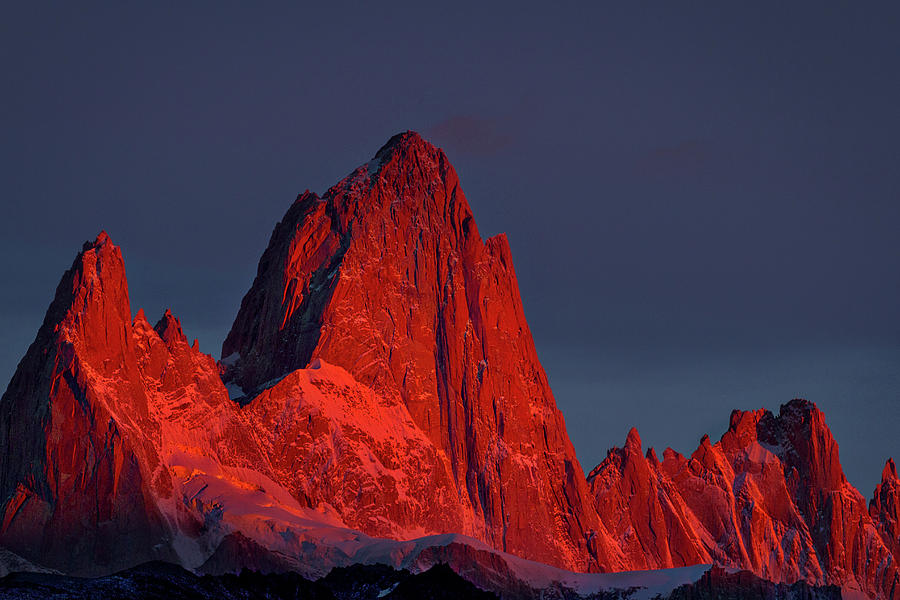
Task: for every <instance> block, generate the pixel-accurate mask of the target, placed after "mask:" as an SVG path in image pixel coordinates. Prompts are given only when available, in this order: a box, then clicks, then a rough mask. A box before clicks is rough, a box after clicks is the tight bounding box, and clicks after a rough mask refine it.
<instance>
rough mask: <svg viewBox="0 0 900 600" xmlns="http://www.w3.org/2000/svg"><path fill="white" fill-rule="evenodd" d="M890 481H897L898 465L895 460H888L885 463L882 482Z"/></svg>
mask: <svg viewBox="0 0 900 600" xmlns="http://www.w3.org/2000/svg"><path fill="white" fill-rule="evenodd" d="M888 479H897V465H895V464H894V459H893V458H889V459H887V462H885V463H884V470H883V471H882V472H881V480H882V481H887V480H888Z"/></svg>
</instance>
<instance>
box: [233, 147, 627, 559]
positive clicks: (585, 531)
mask: <svg viewBox="0 0 900 600" xmlns="http://www.w3.org/2000/svg"><path fill="white" fill-rule="evenodd" d="M222 353H223V354H222V355H223V356H224V357H226V361H228V362H229V363H230V364H232V367H231V369H230V370H229V372H228V374H227V375H226V377H227V378H229V379H233V380H234V381H235V382H237V383H238V384H240V385H241V386H242V387H243V389H245V390H248V391H251V390H258V389H261V388H262V387H265V386H266V385H267V382H270V381H272V380H273V379H276V378H278V377H281V376H283V375H285V374H287V373H290V372H291V371H293V370H295V369H298V368H302V367H305V366H307V365H308V364H309V363H310V361H312V360H315V359H322V360H325V361H327V362H328V363H331V364H334V365H339V366H341V367H343V368H344V369H346V370H347V371H348V372H349V373H350V374H351V375H352V376H353V377H354V378H355V379H356V380H358V381H359V382H360V383H361V384H363V385H366V386H369V387H370V388H372V389H373V390H374V391H375V392H376V393H377V394H379V395H381V396H382V397H383V398H385V399H387V400H388V401H389V402H393V403H399V405H400V406H402V408H403V411H404V412H408V414H409V415H410V416H411V418H412V421H413V423H414V424H415V425H416V427H417V428H418V429H419V430H420V431H421V432H423V433H424V435H425V436H426V439H428V440H429V441H430V442H431V443H432V444H433V447H434V448H435V450H436V452H437V456H439V457H440V459H441V460H442V461H445V462H444V464H446V465H447V467H448V468H449V472H448V475H449V477H448V478H446V479H444V478H441V479H440V480H439V481H437V482H438V483H440V486H439V487H438V488H436V489H435V490H434V492H435V494H436V497H439V498H441V499H442V500H441V502H442V504H444V506H443V507H442V509H441V510H435V511H425V512H423V513H421V515H420V517H421V518H420V520H419V521H418V526H419V527H421V528H422V529H423V530H424V531H425V532H444V531H460V532H463V533H465V534H468V535H472V536H474V537H477V538H479V539H482V540H484V541H486V542H488V543H489V544H491V545H492V546H494V547H497V548H500V549H503V550H506V551H509V552H512V553H515V554H519V555H522V556H525V557H528V558H531V559H534V560H540V561H543V562H547V563H551V564H555V565H559V566H565V567H568V568H573V569H578V570H586V569H596V568H598V567H599V568H602V569H607V570H608V569H615V568H621V567H622V566H624V565H623V563H622V562H621V557H620V554H619V552H618V550H617V549H616V548H615V547H614V546H612V545H610V544H609V543H608V536H607V534H606V532H605V529H604V527H603V525H602V524H601V523H600V522H599V521H598V520H597V517H596V513H595V512H594V511H593V510H592V509H591V505H590V496H589V494H588V490H587V486H586V485H585V481H584V477H583V475H582V473H583V472H582V471H581V467H580V466H579V463H578V460H577V458H576V457H575V452H574V449H573V448H572V444H571V443H570V441H569V439H568V436H567V435H566V430H565V424H564V422H563V418H562V415H561V414H560V412H559V410H557V408H556V404H555V402H554V400H553V395H552V393H551V391H550V387H549V385H548V383H547V377H546V375H545V374H544V371H543V369H542V368H541V365H540V363H539V361H538V359H537V354H536V352H535V348H534V343H533V341H532V339H531V333H530V331H529V329H528V324H527V323H526V321H525V316H524V313H523V310H522V303H521V299H520V298H519V291H518V285H517V283H516V277H515V272H514V271H513V265H512V258H511V256H510V251H509V245H508V244H507V241H506V238H505V237H504V236H498V237H495V238H491V239H489V240H487V241H486V242H483V241H482V239H481V237H480V236H479V234H478V229H477V227H476V225H475V221H474V219H473V217H472V212H471V210H470V209H469V206H468V204H467V202H466V199H465V196H464V195H463V192H462V189H461V188H460V186H459V180H458V178H457V176H456V172H455V171H454V169H453V167H452V166H451V165H450V163H449V161H448V160H447V157H446V156H445V155H444V153H443V152H441V151H440V150H438V149H436V148H434V147H433V146H431V145H430V144H428V143H427V142H425V141H424V140H422V139H421V138H420V137H419V136H418V135H417V134H415V133H411V132H408V133H405V134H401V135H398V136H395V137H394V138H393V139H391V140H390V141H389V142H388V144H387V145H386V146H384V147H383V148H382V149H381V150H380V151H379V152H378V153H377V154H376V155H375V158H374V159H373V160H372V161H371V162H369V163H368V164H366V165H364V166H362V167H360V168H359V169H357V170H356V171H354V172H353V173H352V174H351V175H350V176H348V177H347V178H346V179H344V180H343V181H342V182H340V183H338V184H337V185H336V186H334V187H332V188H331V189H330V190H328V192H326V193H325V195H324V197H322V198H319V197H318V196H316V195H315V194H310V193H308V192H307V193H305V194H302V195H301V196H300V197H299V198H298V199H297V201H296V202H295V203H294V205H293V206H292V207H291V208H290V210H289V211H288V213H287V215H285V218H284V219H283V220H282V221H281V223H279V224H278V226H277V227H276V228H275V231H274V233H273V234H272V239H271V241H270V243H269V247H268V248H267V249H266V251H265V253H264V254H263V257H262V259H261V261H260V264H259V271H258V274H257V277H256V280H255V281H254V282H253V286H252V287H251V289H250V291H249V292H248V293H247V295H246V296H245V297H244V300H243V302H242V304H241V309H240V311H239V313H238V316H237V318H236V320H235V323H234V326H233V327H232V330H231V332H230V334H229V335H228V337H227V339H226V340H225V343H224V345H223V348H222ZM394 460H396V461H400V462H401V463H402V462H403V461H405V460H408V457H406V456H404V455H402V454H400V455H397V456H396V457H395V459H394ZM380 501H382V502H386V503H387V511H388V513H389V515H388V516H389V521H390V522H395V521H396V520H397V518H398V516H399V515H400V514H402V513H403V512H404V511H405V509H404V508H403V505H402V503H398V502H396V501H395V500H394V499H393V498H390V497H389V498H381V499H380ZM342 517H343V518H344V519H345V520H347V522H348V523H353V524H355V525H358V524H359V523H358V522H357V520H356V518H355V515H354V514H353V513H347V512H343V513H342ZM364 529H365V528H364Z"/></svg>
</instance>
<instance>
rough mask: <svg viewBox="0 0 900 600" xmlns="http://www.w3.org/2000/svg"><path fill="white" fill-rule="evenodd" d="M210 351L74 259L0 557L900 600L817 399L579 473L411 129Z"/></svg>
mask: <svg viewBox="0 0 900 600" xmlns="http://www.w3.org/2000/svg"><path fill="white" fill-rule="evenodd" d="M222 356H223V360H222V361H220V362H219V363H218V364H217V363H216V362H215V361H214V360H213V359H212V357H210V356H208V355H205V354H202V353H201V352H199V350H198V343H197V342H196V341H195V342H194V344H193V345H191V344H190V343H189V342H188V338H187V337H186V336H185V334H184V331H183V330H182V326H181V323H180V322H179V320H178V319H177V318H175V316H174V315H172V313H171V312H170V311H166V312H165V314H164V315H163V316H162V318H161V319H160V320H159V321H158V322H157V323H156V325H151V324H150V322H148V321H147V319H146V317H145V315H144V313H143V311H138V313H137V315H136V316H135V317H134V319H132V317H131V308H130V303H129V298H128V288H127V283H126V278H125V268H124V264H123V261H122V256H121V253H120V251H119V248H117V247H116V246H114V245H113V243H112V242H111V241H110V239H109V236H107V235H106V233H101V234H100V235H99V236H98V237H97V239H96V240H95V241H94V242H91V243H87V244H85V246H84V248H83V250H82V252H81V253H79V255H78V257H77V258H76V260H75V263H74V264H73V266H72V268H71V269H70V270H69V271H67V272H66V273H65V275H64V276H63V278H62V281H61V282H60V284H59V287H58V289H57V292H56V297H55V299H54V300H53V303H52V304H51V305H50V308H49V309H48V311H47V316H46V318H45V320H44V323H43V325H42V326H41V328H40V330H39V332H38V334H37V337H36V339H35V341H34V343H33V344H32V345H31V347H30V348H29V349H28V351H27V353H26V355H25V357H24V358H23V359H22V361H21V363H20V364H19V366H18V369H17V371H16V373H15V375H14V376H13V379H12V381H11V382H10V384H9V387H8V389H7V391H6V393H5V394H4V395H3V397H2V399H0V456H2V460H0V547H3V548H6V549H7V550H9V551H11V552H13V553H15V554H17V555H19V556H21V557H23V558H24V559H27V560H30V561H33V562H35V563H38V564H40V565H44V566H48V567H51V568H54V569H58V570H61V571H64V572H67V573H73V574H79V575H97V574H107V573H110V572H113V571H115V570H118V569H122V568H127V567H131V566H134V565H137V564H140V563H142V562H145V561H148V560H155V559H161V560H167V561H174V562H178V563H181V564H183V565H185V566H187V567H189V568H192V569H196V570H199V571H203V572H222V571H227V570H235V569H239V568H240V567H241V566H249V567H257V566H259V565H268V567H266V568H276V567H277V568H290V569H296V570H299V571H301V572H302V573H305V574H308V575H315V576H319V575H322V574H324V573H325V572H327V570H328V569H330V568H331V567H333V566H336V565H346V564H350V563H352V562H354V561H357V562H360V561H369V562H379V561H381V562H388V563H390V564H393V565H395V566H398V567H400V566H410V565H415V566H418V567H421V566H423V565H425V564H426V563H427V561H428V560H432V561H437V560H440V561H441V562H448V563H451V564H452V565H454V566H455V567H454V568H457V569H459V570H464V571H466V572H467V573H469V576H472V577H482V581H483V582H488V581H494V582H495V583H496V582H497V581H500V580H501V579H502V578H509V577H513V574H514V573H518V575H515V577H520V578H522V577H525V576H526V575H527V577H526V578H528V577H530V578H531V579H529V581H532V583H533V582H534V581H536V579H534V578H535V577H538V575H537V574H542V575H540V577H544V578H545V579H546V577H551V576H550V575H547V573H551V574H552V577H553V578H559V577H564V576H566V575H565V574H564V573H562V572H560V571H553V570H547V569H550V568H549V567H545V566H540V565H538V566H535V565H534V564H533V563H525V562H524V561H519V562H516V561H518V560H519V559H517V558H515V557H514V556H511V555H515V556H518V557H521V558H525V559H530V560H533V561H539V562H542V563H546V564H547V565H553V566H556V567H562V568H565V569H569V570H574V571H583V572H591V571H593V572H597V571H621V570H641V569H659V568H671V567H681V566H686V565H696V564H707V563H719V564H720V565H723V566H726V567H731V568H738V569H747V570H749V571H752V572H753V573H755V574H757V575H759V576H761V577H764V578H766V579H769V580H772V581H774V582H787V583H791V582H795V581H799V580H803V581H807V582H810V583H813V584H817V585H819V584H835V585H840V586H843V587H844V588H845V589H846V590H847V591H851V590H861V591H862V592H864V593H865V594H867V595H868V596H870V597H873V598H890V599H895V598H900V592H898V589H900V575H898V571H897V566H896V561H895V559H894V557H896V556H897V553H898V552H900V537H898V536H900V530H898V522H900V482H898V479H897V473H896V468H895V467H894V463H893V461H891V460H889V461H888V463H887V465H886V466H885V470H884V474H883V477H882V482H881V484H880V485H879V486H878V488H877V489H876V490H875V496H874V498H873V499H872V500H871V502H870V503H869V504H868V507H867V505H866V501H865V500H864V499H863V497H862V495H861V494H860V493H859V492H858V491H856V490H855V489H854V488H853V487H852V486H851V485H850V484H849V483H848V482H847V480H846V478H845V477H844V474H843V471H842V469H841V465H840V461H839V456H838V446H837V443H836V442H835V440H834V438H833V437H832V435H831V432H830V430H829V429H828V427H827V425H826V424H825V419H824V415H823V414H822V413H821V411H819V410H818V409H817V408H816V406H815V405H814V404H812V403H810V402H807V401H804V400H794V401H791V402H790V403H788V404H786V405H784V406H782V407H781V410H780V412H779V414H778V415H777V416H776V415H774V414H772V413H771V412H769V411H766V410H758V411H752V412H742V411H735V412H734V413H732V415H731V420H730V423H729V427H728V430H727V431H726V432H725V434H724V435H722V437H721V439H720V440H719V441H718V442H716V443H713V442H712V441H711V440H710V438H709V436H704V437H703V439H702V440H701V443H700V446H699V447H698V448H697V450H696V451H695V452H694V453H693V454H692V455H691V456H690V457H686V456H683V455H681V454H679V453H677V452H675V451H674V450H671V449H666V450H665V452H663V453H662V460H661V461H660V460H659V458H658V456H657V453H656V452H655V451H654V450H653V449H652V448H651V449H648V450H647V451H646V452H645V451H644V449H643V447H642V441H641V439H640V436H639V435H638V432H637V430H636V429H632V430H631V431H630V432H629V433H628V435H627V438H626V442H625V445H624V447H623V448H613V449H612V450H610V451H609V453H608V455H607V457H606V458H605V460H603V462H601V463H600V464H599V465H598V466H597V467H596V468H595V469H593V470H592V471H591V473H590V475H588V477H585V476H584V472H583V470H582V468H581V465H580V464H579V462H578V459H577V457H576V455H575V451H574V449H573V447H572V444H571V442H570V441H569V438H568V435H567V433H566V428H565V423H564V420H563V417H562V415H561V413H560V412H559V410H558V409H557V407H556V404H555V401H554V398H553V395H552V392H551V390H550V387H549V384H548V381H547V377H546V375H545V373H544V371H543V369H542V367H541V365H540V362H539V361H538V358H537V353H536V351H535V347H534V342H533V340H532V338H531V334H530V331H529V328H528V324H527V322H526V320H525V316H524V312H523V309H522V303H521V298H520V297H519V290H518V284H517V282H516V275H515V272H514V269H513V265H512V258H511V254H510V249H509V245H508V243H507V241H506V238H505V237H504V236H502V235H500V236H496V237H493V238H490V239H488V240H482V238H481V237H480V235H479V233H478V229H477V227H476V226H475V221H474V219H473V216H472V213H471V210H470V209H469V206H468V204H467V202H466V199H465V196H464V195H463V192H462V190H461V188H460V185H459V181H458V178H457V175H456V172H455V171H454V169H453V167H452V166H451V165H450V163H449V161H448V159H447V157H446V156H445V155H444V153H443V152H442V151H441V150H439V149H437V148H435V147H433V146H431V145H430V144H428V143H427V142H425V141H424V140H423V139H422V138H421V137H419V136H418V135H417V134H415V133H413V132H406V133H403V134H400V135H397V136H395V137H394V138H392V139H391V140H390V141H389V142H388V143H387V144H386V145H385V146H384V147H383V148H381V150H379V151H378V153H377V154H376V155H375V157H374V158H373V159H372V160H371V161H370V162H368V163H367V164H365V165H362V166H361V167H359V168H358V169H356V170H355V171H353V172H352V173H351V174H350V175H349V176H348V177H346V178H345V179H344V180H342V181H341V182H340V183H338V184H337V185H335V186H333V187H332V188H331V189H329V190H328V191H327V192H325V194H324V195H323V196H322V197H319V196H317V195H316V194H312V193H309V192H306V193H304V194H301V195H300V196H299V197H298V198H297V199H296V201H295V202H294V203H293V204H292V205H291V206H290V208H289V209H288V211H287V213H286V214H285V216H284V218H283V219H282V221H281V222H280V223H278V225H277V226H276V227H275V230H274V232H273V233H272V237H271V240H270V242H269V246H268V248H267V249H266V250H265V252H264V253H263V256H262V258H261V260H260V262H259V268H258V272H257V276H256V278H255V280H254V281H253V284H252V286H251V287H250V290H249V291H248V292H247V294H246V296H245V297H244V299H243V302H242V303H241V308H240V310H239V312H238V315H237V317H236V319H235V322H234V325H233V326H232V329H231V331H230V333H229V335H228V337H227V338H226V340H225V343H224V344H223V352H222ZM432 534H462V536H468V537H462V536H460V535H448V536H437V537H432V538H428V537H423V536H430V535H432ZM369 536H374V537H369ZM391 540H401V541H391ZM404 540H405V541H404ZM502 552H505V553H508V554H501V553H502ZM428 557H430V558H428ZM529 565H530V566H529ZM513 567H515V568H513ZM516 569H518V570H516ZM542 569H543V570H542ZM473 573H475V574H476V575H473ZM478 573H480V575H477V574H478ZM717 573H718V575H716V577H719V578H721V577H725V576H726V575H727V574H726V573H725V572H724V571H723V572H721V573H719V572H717ZM499 574H502V577H501V575H499ZM745 575H746V574H745ZM729 576H730V575H729ZM498 577H501V579H498ZM579 577H581V576H579ZM735 577H736V578H737V579H739V580H743V579H741V578H742V577H743V578H746V577H745V576H744V575H740V576H737V575H736V576H735ZM492 578H493V579H492ZM538 578H539V577H538ZM502 580H503V581H507V580H508V579H502ZM573 581H574V579H573ZM579 581H582V582H583V581H586V580H583V579H582V580H579ZM594 589H597V588H594Z"/></svg>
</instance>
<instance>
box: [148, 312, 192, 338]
mask: <svg viewBox="0 0 900 600" xmlns="http://www.w3.org/2000/svg"><path fill="white" fill-rule="evenodd" d="M153 329H155V330H156V333H158V334H159V337H161V338H162V339H163V341H164V342H166V344H167V345H170V344H171V343H172V342H173V341H176V340H177V341H181V342H184V343H185V344H187V336H185V335H184V331H182V329H181V321H179V320H178V319H177V318H176V317H175V315H173V314H172V311H171V310H169V309H168V308H167V309H166V312H165V313H163V316H162V317H161V318H160V319H159V321H158V322H157V323H156V325H154V326H153Z"/></svg>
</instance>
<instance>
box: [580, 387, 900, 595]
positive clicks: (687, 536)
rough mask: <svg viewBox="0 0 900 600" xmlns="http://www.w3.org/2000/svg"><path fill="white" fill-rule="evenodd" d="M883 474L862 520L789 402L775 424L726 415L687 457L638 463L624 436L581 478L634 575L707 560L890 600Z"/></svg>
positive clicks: (807, 412) (809, 406)
mask: <svg viewBox="0 0 900 600" xmlns="http://www.w3.org/2000/svg"><path fill="white" fill-rule="evenodd" d="M885 472H886V475H885V481H884V482H883V483H882V485H881V486H879V489H878V490H876V498H875V500H873V502H872V505H871V509H870V512H871V516H870V514H869V513H868V512H867V511H866V503H865V500H864V499H863V497H862V495H861V494H860V493H859V492H858V491H857V490H856V489H855V488H853V487H852V486H851V485H850V484H849V483H848V482H847V479H846V477H845V476H844V473H843V470H842V469H841V465H840V460H839V456H838V446H837V443H836V442H835V441H834V438H833V437H832V435H831V432H830V430H829V429H828V426H827V425H826V424H825V416H824V414H823V413H822V412H821V411H820V410H819V409H818V408H817V407H816V406H815V404H813V403H811V402H807V401H805V400H793V401H791V402H790V403H788V404H786V405H783V406H782V407H781V411H780V413H779V414H778V415H777V416H775V415H773V414H772V413H771V412H769V411H766V410H758V411H752V412H742V411H735V412H733V413H732V415H731V423H730V426H729V428H728V431H726V432H725V434H724V435H723V436H722V438H721V440H720V441H719V442H717V443H715V444H712V443H711V442H710V439H709V437H707V436H705V437H704V438H703V440H702V441H701V443H700V447H699V448H698V449H697V450H696V451H695V452H694V453H693V455H691V457H690V458H686V457H684V456H682V455H680V454H678V453H676V452H674V451H672V450H671V449H667V450H666V452H665V453H664V458H663V461H662V462H660V461H658V460H657V459H656V454H655V452H654V451H653V450H652V449H651V450H650V451H648V453H647V456H646V457H645V456H644V455H643V454H642V450H641V443H640V438H639V437H638V436H637V432H636V431H634V430H633V431H632V433H630V434H629V436H628V441H627V442H626V444H625V448H623V449H619V448H614V449H613V450H611V451H610V452H609V454H608V456H607V458H606V460H604V461H603V462H602V463H601V464H600V465H598V466H597V467H596V468H595V469H594V470H593V471H592V472H591V474H590V475H589V477H588V479H589V481H590V482H591V488H592V491H593V492H594V496H595V498H596V506H597V510H598V512H599V513H600V515H601V518H602V519H603V520H604V521H606V522H608V523H618V527H617V529H616V530H615V533H616V535H617V539H618V543H619V544H620V545H621V546H622V547H623V548H624V549H625V551H626V553H627V557H628V558H629V560H630V561H631V563H632V565H633V567H634V568H668V567H677V566H683V565H688V564H694V563H697V562H716V563H718V564H721V565H725V566H728V567H732V568H739V569H746V570H749V571H752V572H753V573H755V574H756V575H758V576H759V577H762V578H765V579H767V580H771V581H775V582H785V583H793V582H796V581H801V580H802V581H806V582H809V583H812V584H815V585H826V584H828V585H838V586H844V587H846V588H847V589H855V590H862V591H864V592H865V593H867V594H869V595H871V596H873V597H875V596H880V597H886V598H893V597H896V595H897V586H898V583H900V578H898V577H900V576H898V571H897V567H896V563H895V562H894V559H893V555H892V549H891V547H890V545H889V543H888V540H891V539H896V538H893V537H892V536H893V531H894V530H892V529H891V528H892V527H893V525H892V524H893V523H895V522H896V521H894V520H892V517H891V516H890V515H891V511H892V510H893V511H896V508H897V504H896V493H895V490H896V486H895V483H894V482H895V481H896V475H895V474H893V473H891V472H890V468H889V467H888V468H886V470H885ZM894 514H896V512H895V513H894ZM623 517H624V518H623ZM879 532H881V536H879Z"/></svg>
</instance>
